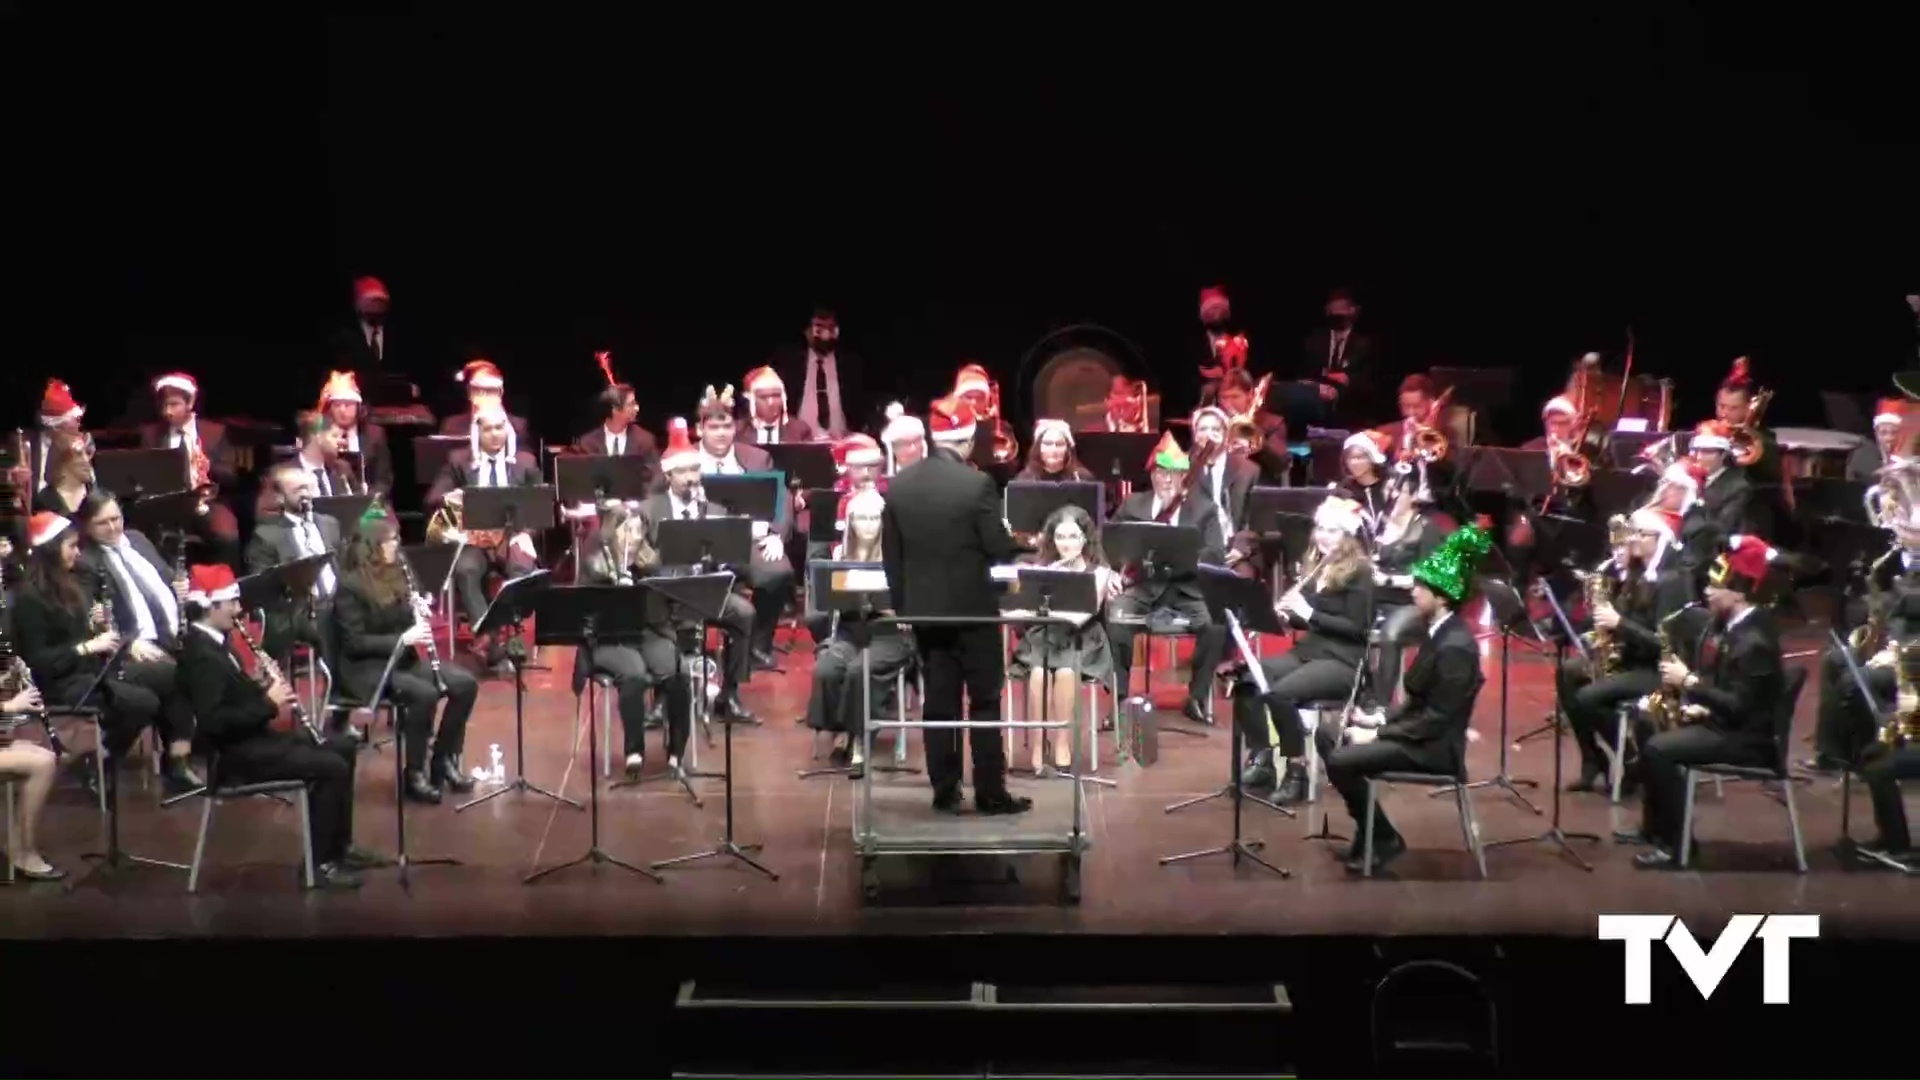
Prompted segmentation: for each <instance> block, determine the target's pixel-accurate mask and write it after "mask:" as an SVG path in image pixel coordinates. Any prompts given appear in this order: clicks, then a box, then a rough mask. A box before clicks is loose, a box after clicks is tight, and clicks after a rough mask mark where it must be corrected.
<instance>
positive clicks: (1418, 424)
mask: <svg viewBox="0 0 1920 1080" xmlns="http://www.w3.org/2000/svg"><path fill="white" fill-rule="evenodd" d="M1452 399H1453V387H1451V386H1449V387H1447V388H1446V390H1444V391H1442V392H1441V394H1440V396H1439V397H1437V398H1434V399H1433V404H1431V405H1428V406H1427V414H1426V415H1425V416H1423V417H1421V418H1420V419H1418V420H1414V419H1411V418H1409V419H1408V420H1407V421H1406V422H1405V425H1404V427H1403V430H1402V434H1401V443H1400V455H1399V457H1400V460H1399V461H1398V462H1396V463H1395V466H1394V467H1395V468H1396V469H1397V470H1399V472H1400V473H1401V474H1402V475H1405V474H1406V473H1410V472H1412V471H1413V463H1414V462H1415V461H1418V462H1419V463H1421V464H1423V465H1432V464H1433V463H1434V462H1436V461H1440V460H1442V459H1444V458H1445V457H1446V456H1447V451H1448V450H1450V449H1451V448H1452V447H1451V444H1450V443H1449V442H1448V441H1447V435H1446V433H1445V432H1443V431H1441V430H1440V428H1439V420H1440V416H1441V414H1442V413H1444V412H1446V409H1447V403H1448V402H1449V401H1451V400H1452Z"/></svg>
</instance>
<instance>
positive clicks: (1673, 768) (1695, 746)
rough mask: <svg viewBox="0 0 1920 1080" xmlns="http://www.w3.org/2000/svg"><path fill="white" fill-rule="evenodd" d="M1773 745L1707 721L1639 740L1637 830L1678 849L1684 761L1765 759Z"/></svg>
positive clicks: (1716, 762)
mask: <svg viewBox="0 0 1920 1080" xmlns="http://www.w3.org/2000/svg"><path fill="white" fill-rule="evenodd" d="M1775 753H1777V751H1776V750H1775V749H1774V747H1773V740H1772V739H1768V738H1764V737H1762V738H1755V737H1753V736H1748V735H1734V734H1730V733H1728V732H1725V731H1720V730H1718V729H1716V728H1711V727H1708V726H1707V725H1705V724H1684V725H1682V726H1680V727H1677V728H1674V729H1672V730H1670V731H1662V732H1660V733H1659V734H1657V735H1652V736H1649V737H1648V738H1647V740H1646V741H1645V742H1643V743H1641V744H1640V771H1641V775H1642V776H1643V777H1644V778H1645V783H1646V797H1645V801H1644V802H1643V803H1642V811H1641V823H1640V831H1641V832H1643V833H1645V834H1647V837H1648V839H1650V840H1652V841H1653V842H1654V843H1655V844H1658V845H1659V846H1661V847H1663V848H1665V849H1666V850H1668V851H1670V852H1673V853H1675V854H1678V853H1679V851H1680V818H1681V815H1682V814H1683V813H1684V812H1685V810H1686V798H1687V785H1686V774H1685V767H1686V766H1688V765H1709V764H1711V765H1747V766H1753V767H1760V766H1764V765H1766V764H1767V763H1768V762H1769V761H1770V760H1771V759H1772V757H1773V755H1774V754H1775Z"/></svg>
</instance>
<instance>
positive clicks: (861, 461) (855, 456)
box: [833, 433, 887, 472]
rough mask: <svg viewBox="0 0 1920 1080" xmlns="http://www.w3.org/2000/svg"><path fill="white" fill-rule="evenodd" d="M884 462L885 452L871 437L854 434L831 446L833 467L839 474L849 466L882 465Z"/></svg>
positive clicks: (885, 459) (885, 458) (885, 460)
mask: <svg viewBox="0 0 1920 1080" xmlns="http://www.w3.org/2000/svg"><path fill="white" fill-rule="evenodd" d="M886 462H887V455H886V452H885V451H883V450H881V449H880V444H879V443H877V442H875V441H874V440H873V436H871V435H866V434H860V433H855V434H853V435H849V436H847V437H846V438H844V439H841V440H840V441H839V442H837V443H834V444H833V465H834V468H836V469H839V470H840V471H841V472H846V471H847V466H849V465H884V464H886Z"/></svg>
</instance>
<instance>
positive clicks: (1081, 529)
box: [1007, 505, 1121, 776]
mask: <svg viewBox="0 0 1920 1080" xmlns="http://www.w3.org/2000/svg"><path fill="white" fill-rule="evenodd" d="M1038 565H1040V566H1043V567H1045V568H1047V569H1049V570H1072V571H1075V572H1078V573H1091V574H1093V575H1094V578H1095V580H1094V595H1095V596H1097V597H1099V598H1100V599H1102V600H1106V599H1109V598H1111V597H1114V596H1118V595H1119V593H1120V586H1121V581H1120V575H1119V574H1116V573H1114V572H1113V571H1112V570H1110V569H1109V568H1108V567H1107V559H1106V555H1105V553H1103V552H1102V551H1101V550H1100V533H1099V527H1098V526H1097V525H1095V524H1094V521H1093V518H1092V517H1091V516H1089V515H1088V514H1087V512H1086V511H1085V510H1083V509H1081V508H1080V507H1078V506H1071V505H1069V506H1062V507H1060V508H1059V509H1057V510H1055V511H1054V512H1053V513H1051V514H1049V515H1047V520H1046V522H1045V523H1044V524H1042V525H1041V527H1040V557H1039V559H1038ZM1069 666H1071V669H1072V670H1073V671H1076V672H1078V673H1079V676H1080V678H1079V680H1078V681H1077V682H1076V681H1070V680H1068V679H1065V678H1062V677H1061V676H1060V675H1059V674H1058V673H1060V672H1063V671H1066V670H1068V668H1069ZM1113 670H1114V668H1113V655H1112V650H1111V648H1110V646H1109V645H1108V642H1107V634H1106V628H1105V627H1104V626H1103V625H1102V624H1101V622H1100V620H1099V619H1094V620H1093V621H1091V622H1089V623H1087V625H1086V626H1084V627H1082V628H1081V629H1079V630H1073V629H1069V628H1067V627H1064V626H1051V625H1049V626H1040V627H1030V628H1028V629H1027V630H1026V631H1025V632H1024V633H1022V634H1021V635H1020V641H1019V643H1018V644H1017V645H1015V646H1014V650H1013V663H1012V664H1010V665H1008V667H1007V677H1008V678H1009V679H1011V680H1013V681H1015V682H1019V681H1021V680H1025V681H1026V684H1027V719H1029V720H1038V719H1039V718H1040V717H1041V716H1042V715H1045V716H1047V717H1048V718H1049V719H1052V720H1064V719H1067V718H1069V717H1072V716H1073V715H1074V703H1075V701H1076V695H1077V694H1078V692H1079V690H1080V685H1079V684H1080V683H1102V682H1105V681H1106V680H1107V677H1108V676H1110V675H1112V674H1113ZM1041 736H1042V737H1040V738H1036V739H1034V740H1033V771H1034V772H1035V773H1037V774H1039V775H1041V776H1046V775H1047V774H1048V772H1049V765H1048V761H1047V759H1046V758H1045V757H1044V756H1043V755H1042V751H1043V750H1044V749H1045V744H1047V743H1051V744H1052V745H1053V756H1052V764H1051V767H1052V768H1058V769H1068V768H1071V767H1072V765H1073V735H1072V729H1059V730H1053V731H1046V732H1043V733H1041Z"/></svg>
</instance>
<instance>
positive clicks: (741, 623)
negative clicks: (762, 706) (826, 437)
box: [640, 407, 777, 723]
mask: <svg viewBox="0 0 1920 1080" xmlns="http://www.w3.org/2000/svg"><path fill="white" fill-rule="evenodd" d="M714 415H715V417H716V421H715V422H716V424H717V423H718V422H719V418H721V417H724V419H725V426H726V429H727V431H728V432H731V431H732V430H733V412H732V409H731V407H723V408H722V409H721V410H720V411H719V412H717V413H715V414H714ZM703 426H704V425H703ZM741 449H754V448H751V447H742V448H741ZM757 452H759V453H765V451H757ZM706 461H707V459H706V457H705V455H704V452H703V451H702V450H698V449H695V447H694V444H693V442H692V440H691V439H689V438H688V437H687V422H686V421H685V420H682V419H680V418H679V417H674V418H673V419H672V420H670V421H668V423H667V445H666V448H665V449H664V450H663V451H662V452H661V455H660V468H661V471H662V473H663V474H664V475H665V476H666V480H667V488H666V490H665V491H662V492H660V493H659V494H657V495H654V496H653V497H652V498H650V499H648V500H647V501H646V502H644V503H642V504H641V506H640V514H641V516H642V517H644V518H645V519H646V522H647V534H646V535H647V544H648V546H650V547H652V548H653V549H654V550H655V551H659V550H660V525H661V523H662V522H666V521H692V520H696V519H699V518H704V517H707V516H708V506H707V497H706V492H705V489H703V488H702V487H701V484H700V477H701V474H702V473H704V472H705V471H706ZM715 516H717V515H715ZM775 539H776V542H777V538H775ZM754 619H755V611H754V607H753V605H752V604H749V603H748V602H747V601H746V599H745V598H743V597H742V596H740V595H739V593H737V592H736V593H734V594H732V595H730V596H728V597H727V602H726V606H725V608H724V609H723V610H722V611H721V613H720V620H719V625H720V630H721V632H722V634H723V635H724V636H725V638H726V648H725V650H724V653H725V655H724V658H723V660H722V663H721V678H722V685H721V689H720V699H719V700H718V701H716V702H714V705H713V711H714V713H715V714H716V715H719V716H723V717H732V718H734V719H735V720H738V721H740V722H742V723H752V722H753V718H754V717H753V714H752V713H750V712H748V711H747V707H746V706H745V705H743V704H741V702H740V687H741V686H742V685H744V684H745V683H746V682H747V680H748V679H751V678H752V677H753V656H752V653H751V652H750V651H749V650H750V649H751V648H752V642H753V630H754ZM769 636H771V635H769Z"/></svg>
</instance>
